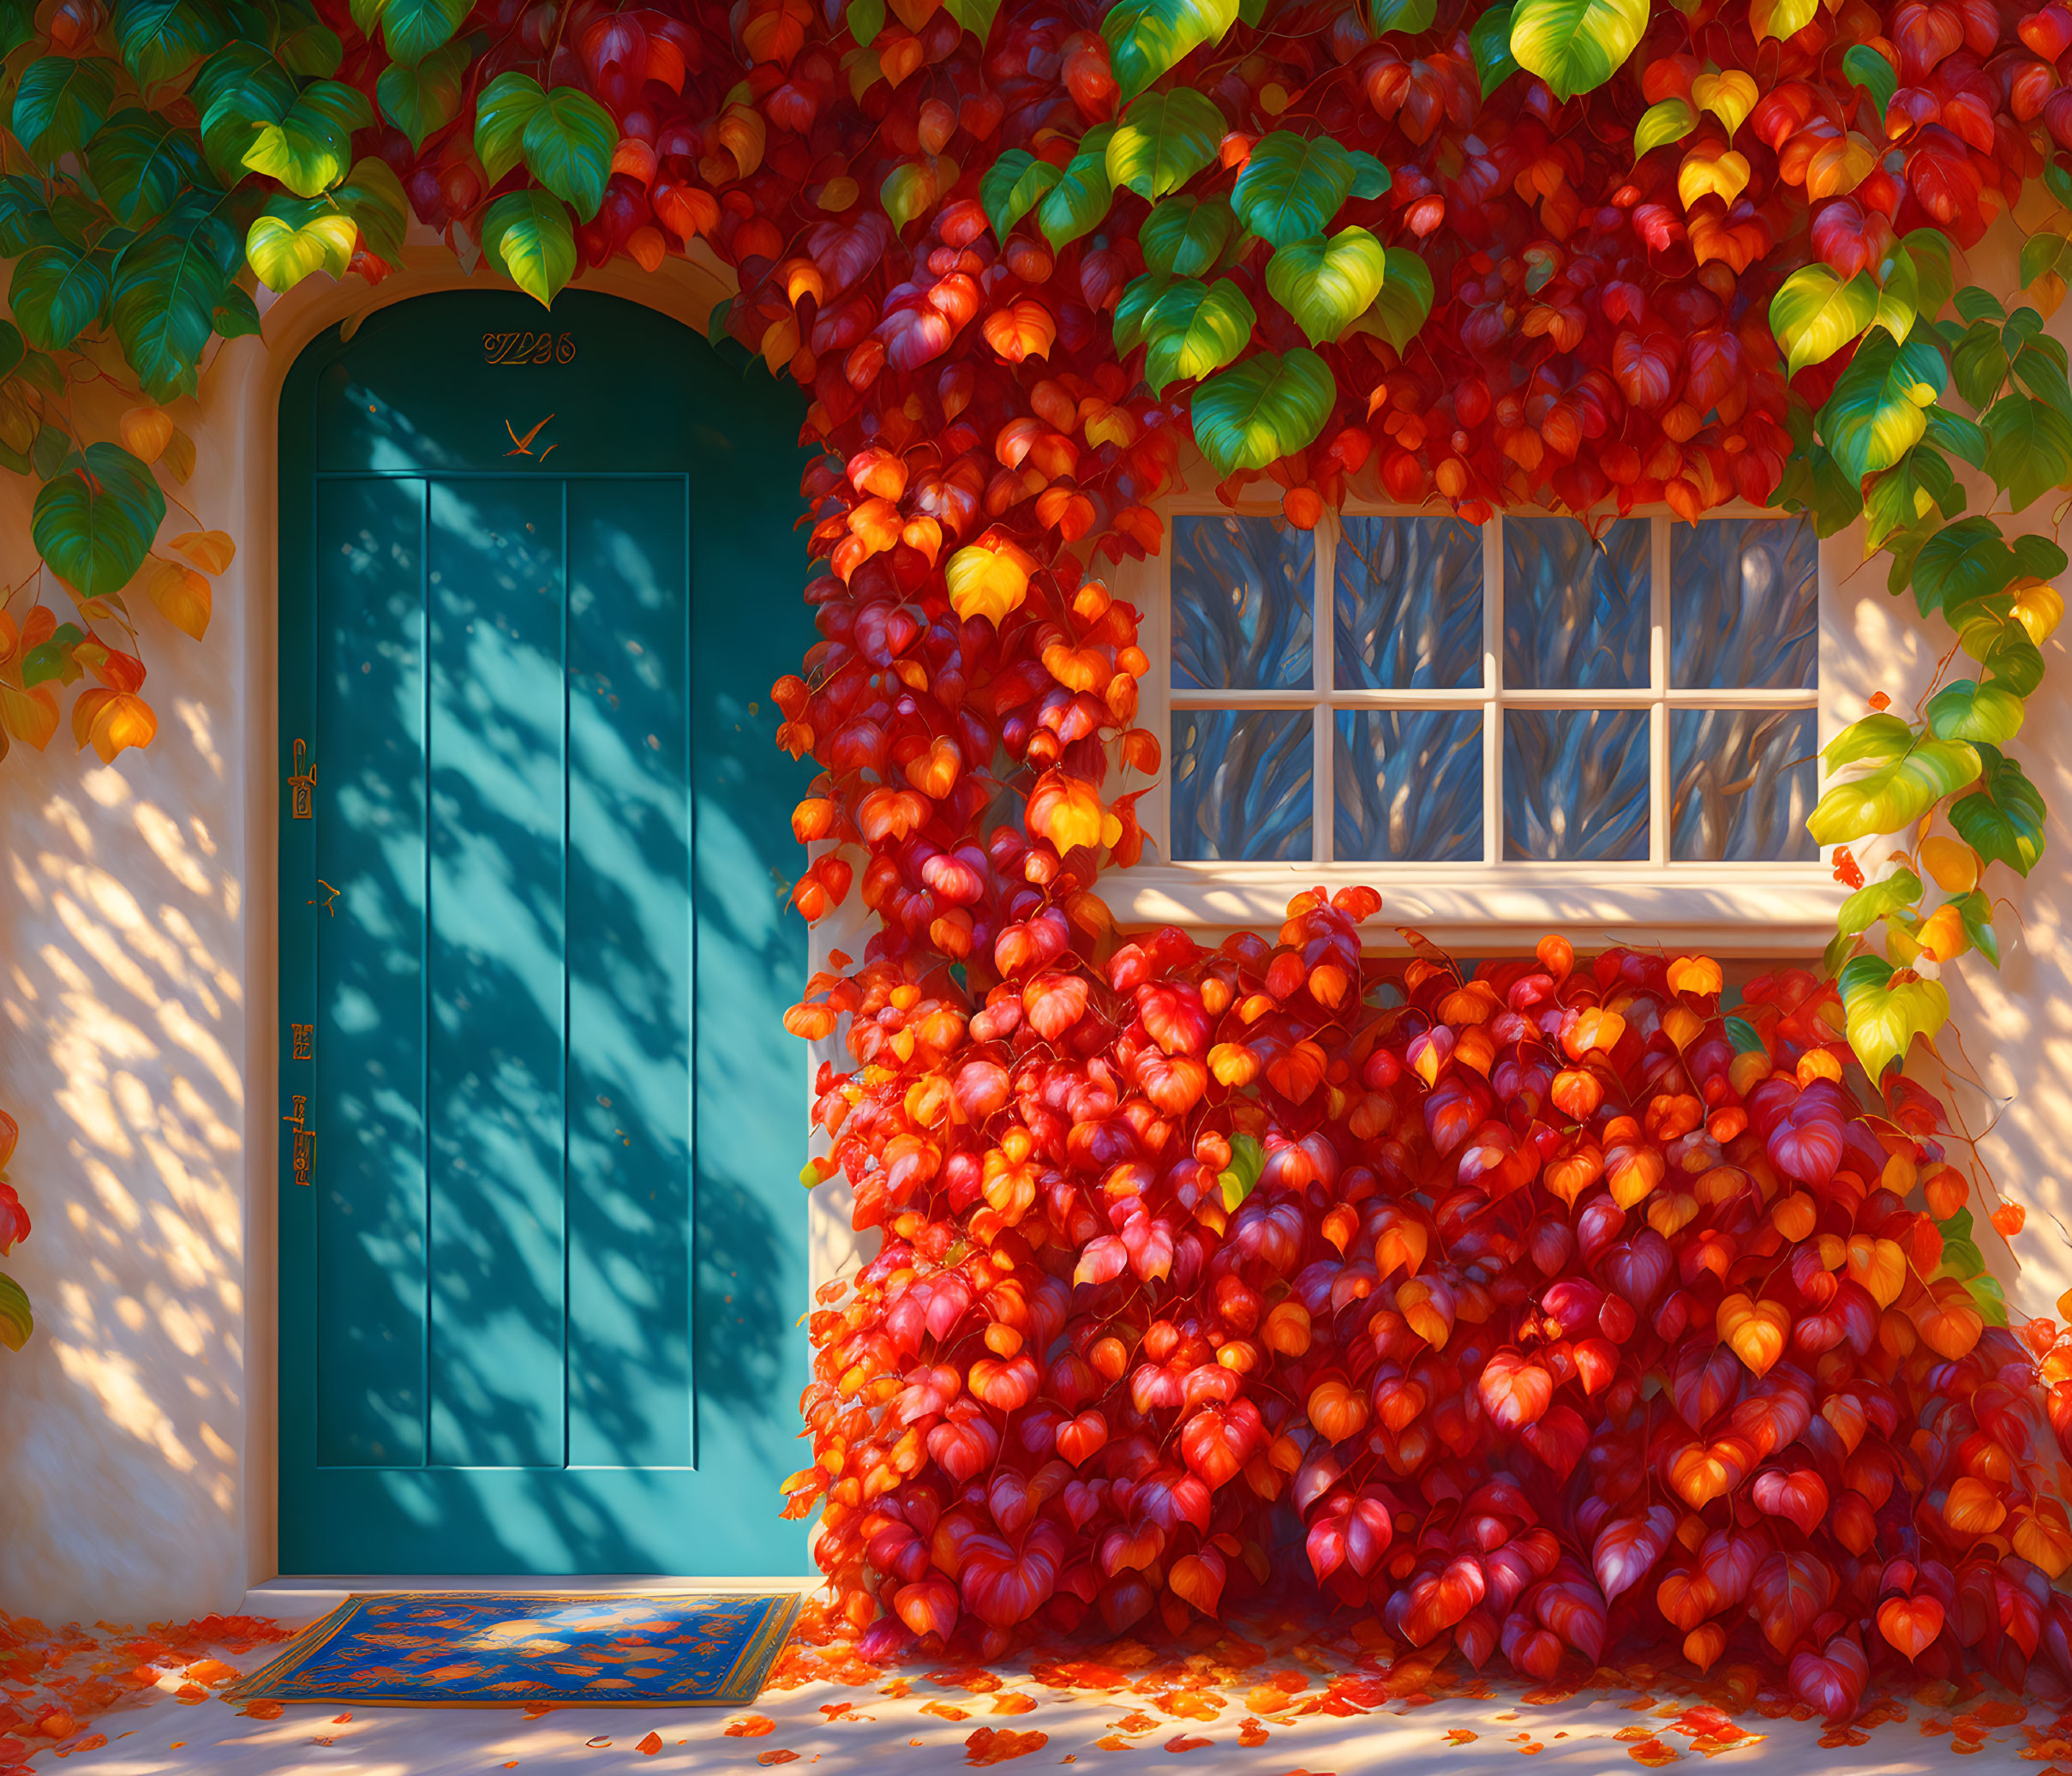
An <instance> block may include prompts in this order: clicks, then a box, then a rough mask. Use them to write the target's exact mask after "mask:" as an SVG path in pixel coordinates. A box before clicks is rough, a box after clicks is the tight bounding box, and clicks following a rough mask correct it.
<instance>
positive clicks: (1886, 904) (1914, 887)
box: [1826, 869, 1921, 975]
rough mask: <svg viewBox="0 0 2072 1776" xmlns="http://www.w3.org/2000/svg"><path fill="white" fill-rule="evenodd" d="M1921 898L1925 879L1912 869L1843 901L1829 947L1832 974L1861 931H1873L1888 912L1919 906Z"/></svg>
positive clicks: (1866, 888) (1900, 871) (1898, 872)
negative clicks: (1922, 879) (1917, 904)
mask: <svg viewBox="0 0 2072 1776" xmlns="http://www.w3.org/2000/svg"><path fill="white" fill-rule="evenodd" d="M1920 897H1921V879H1920V878H1919V876H1917V875H1916V874H1914V873H1913V871H1912V870H1910V869H1897V870H1895V871H1894V872H1893V873H1891V874H1890V875H1889V876H1884V877H1882V878H1880V879H1878V880H1877V881H1875V882H1871V883H1870V884H1868V885H1865V886H1864V887H1861V888H1859V889H1858V890H1857V891H1856V892H1855V893H1853V894H1852V895H1851V896H1850V897H1848V898H1847V900H1845V901H1844V902H1842V903H1841V912H1839V913H1838V914H1836V915H1835V936H1834V939H1833V941H1832V942H1830V943H1829V945H1828V948H1827V957H1826V963H1827V971H1828V973H1829V974H1830V975H1832V974H1835V972H1837V971H1838V970H1839V969H1841V965H1842V963H1844V962H1845V961H1846V960H1847V957H1848V954H1849V951H1850V950H1851V948H1852V947H1853V945H1854V943H1855V939H1856V938H1857V935H1858V934H1859V933H1861V932H1866V931H1868V930H1870V928H1871V927H1872V926H1873V925H1875V924H1877V921H1879V920H1880V919H1883V917H1884V916H1885V915H1887V914H1888V913H1896V912H1900V911H1901V910H1903V909H1906V908H1907V907H1911V906H1913V905H1915V904H1916V903H1918V902H1919V900H1920Z"/></svg>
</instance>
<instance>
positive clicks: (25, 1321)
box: [0, 1270, 36, 1351]
mask: <svg viewBox="0 0 2072 1776" xmlns="http://www.w3.org/2000/svg"><path fill="white" fill-rule="evenodd" d="M35 1329H36V1317H35V1315H34V1314H33V1313H31V1312H30V1311H29V1298H28V1296H27V1293H25V1292H24V1290H23V1289H22V1287H21V1284H20V1283H18V1282H16V1281H15V1279H14V1278H13V1277H11V1276H9V1275H8V1274H7V1272H6V1271H4V1270H0V1344H3V1345H5V1346H6V1347H8V1348H9V1350H10V1351H18V1350H20V1349H21V1347H22V1346H23V1345H25V1344H27V1342H28V1341H29V1335H30V1334H31V1333H33V1331H35Z"/></svg>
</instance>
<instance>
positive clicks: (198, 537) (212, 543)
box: [167, 531, 237, 573]
mask: <svg viewBox="0 0 2072 1776" xmlns="http://www.w3.org/2000/svg"><path fill="white" fill-rule="evenodd" d="M167 546H168V547H169V548H171V549H173V550H174V551H175V552H176V553H177V554H179V555H185V556H186V557H187V558H188V560H189V561H192V562H193V563H194V564H195V566H196V567H199V568H201V570H202V571H203V572H204V573H222V572H223V571H224V569H225V568H226V567H229V566H230V565H231V562H232V561H235V560H236V559H237V544H236V543H234V542H232V541H231V537H230V534H229V533H228V532H227V531H181V533H180V534H179V535H178V536H177V537H174V538H173V539H172V541H171V543H170V544H169V545H167Z"/></svg>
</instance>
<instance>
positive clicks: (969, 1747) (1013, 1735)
mask: <svg viewBox="0 0 2072 1776" xmlns="http://www.w3.org/2000/svg"><path fill="white" fill-rule="evenodd" d="M1049 1743H1051V1736H1050V1735H1049V1734H1048V1733H1039V1732H1033V1731H1032V1732H1027V1733H1018V1732H1016V1731H1015V1730H1014V1729H1013V1728H1012V1727H1007V1726H982V1727H979V1728H976V1729H975V1730H974V1731H973V1733H972V1735H971V1737H969V1738H967V1739H966V1740H965V1742H964V1761H965V1762H966V1763H967V1764H1003V1763H1005V1762H1006V1761H1008V1760H1009V1758H1012V1757H1027V1755H1029V1754H1030V1753H1031V1752H1032V1751H1041V1750H1042V1749H1043V1748H1044V1747H1045V1746H1046V1745H1048V1744H1049Z"/></svg>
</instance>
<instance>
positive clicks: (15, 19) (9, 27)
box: [0, 0, 36, 57]
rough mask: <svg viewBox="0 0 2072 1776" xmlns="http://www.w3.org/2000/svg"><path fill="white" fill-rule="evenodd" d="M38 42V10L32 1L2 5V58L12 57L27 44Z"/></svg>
mask: <svg viewBox="0 0 2072 1776" xmlns="http://www.w3.org/2000/svg"><path fill="white" fill-rule="evenodd" d="M35 40H36V8H35V7H34V6H33V4H31V3H30V0H5V3H4V4H0V57H8V56H11V55H13V54H14V53H15V51H16V50H18V49H20V48H21V45H23V44H25V43H33V42H34V41H35Z"/></svg>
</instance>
